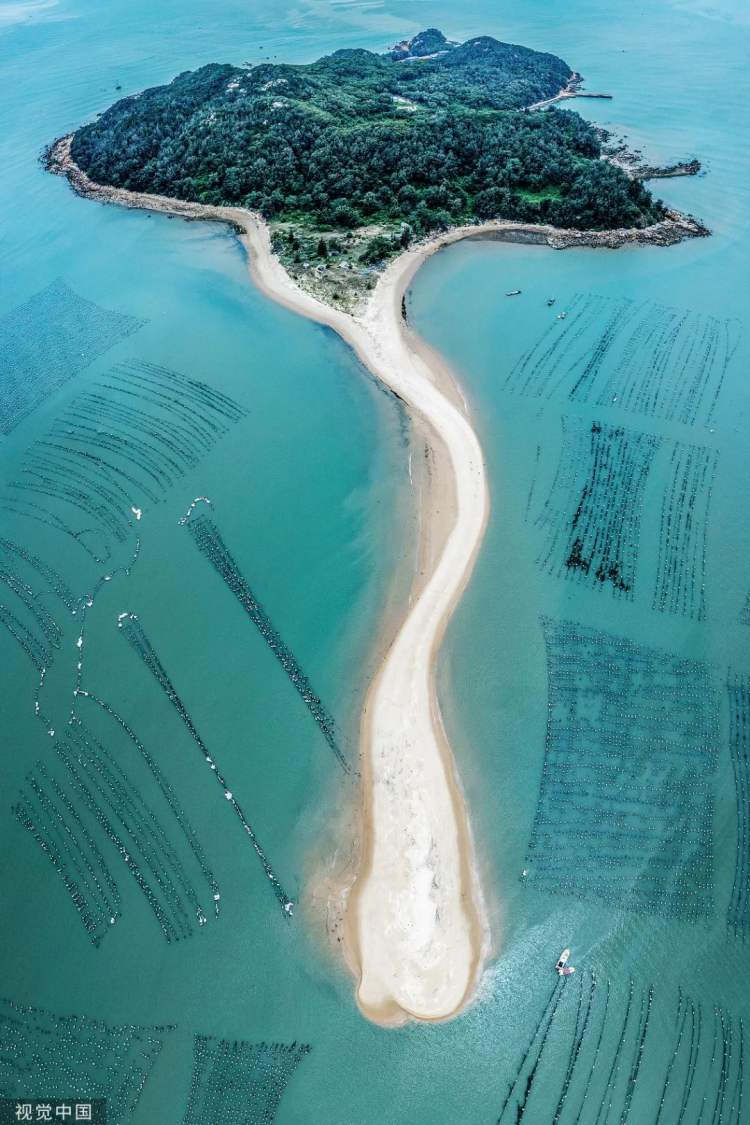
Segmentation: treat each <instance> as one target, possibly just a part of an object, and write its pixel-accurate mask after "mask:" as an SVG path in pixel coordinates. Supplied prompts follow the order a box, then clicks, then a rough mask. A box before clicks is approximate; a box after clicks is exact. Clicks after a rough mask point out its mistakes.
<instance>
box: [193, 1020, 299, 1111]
mask: <svg viewBox="0 0 750 1125" xmlns="http://www.w3.org/2000/svg"><path fill="white" fill-rule="evenodd" d="M309 1051H310V1047H309V1046H308V1045H307V1044H306V1043H288V1044H287V1043H243V1042H238V1041H237V1040H229V1039H217V1038H214V1037H211V1036H207V1035H196V1037H195V1044H194V1051H193V1074H192V1079H191V1082H190V1096H189V1100H188V1105H187V1109H186V1111H185V1116H184V1117H183V1119H182V1125H208V1122H216V1123H217V1125H218V1122H221V1125H272V1123H273V1121H274V1120H275V1119H276V1112H277V1110H278V1108H279V1103H280V1101H281V1098H282V1096H283V1094H284V1090H285V1089H286V1087H287V1085H288V1083H289V1080H290V1079H291V1077H292V1075H293V1074H294V1072H295V1070H296V1069H297V1067H298V1066H299V1064H300V1062H301V1061H302V1059H303V1058H304V1057H305V1055H306V1054H308V1052H309Z"/></svg>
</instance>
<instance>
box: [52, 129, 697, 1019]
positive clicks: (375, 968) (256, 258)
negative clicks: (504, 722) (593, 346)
mask: <svg viewBox="0 0 750 1125" xmlns="http://www.w3.org/2000/svg"><path fill="white" fill-rule="evenodd" d="M48 167H49V168H50V169H51V170H52V171H55V172H59V173H61V174H64V175H66V176H67V177H68V179H69V180H70V181H71V183H72V184H73V186H74V187H75V189H76V190H77V191H78V192H79V193H80V194H82V195H86V196H89V197H93V198H96V199H100V200H102V201H105V202H112V203H119V204H121V205H123V206H126V207H139V208H145V209H147V210H153V211H162V212H167V213H170V214H176V215H182V216H184V217H187V218H199V219H207V220H214V221H219V222H229V223H231V224H232V225H233V226H234V227H235V228H236V229H237V230H238V231H240V232H241V234H242V237H243V240H244V242H245V244H246V246H247V248H248V252H249V260H250V268H251V272H252V275H253V277H254V279H255V281H256V282H257V284H258V285H259V287H260V288H261V289H262V290H263V291H264V292H266V293H267V294H268V295H269V296H271V297H273V298H274V299H275V300H277V301H279V302H281V303H282V304H284V305H286V306H287V307H289V308H291V309H293V310H294V311H295V312H298V313H300V314H302V315H303V316H307V317H309V318H311V319H313V320H316V321H318V322H320V323H322V324H327V325H329V326H330V327H331V328H333V329H334V330H335V331H336V332H338V333H339V335H340V336H342V337H343V339H345V340H346V341H347V342H348V343H349V344H350V345H351V346H352V347H353V348H354V350H355V351H356V353H357V355H358V356H359V358H360V359H361V361H362V362H363V363H364V364H365V366H366V367H367V368H368V369H369V370H370V371H371V372H372V373H373V374H374V375H375V376H377V378H378V379H380V380H381V381H382V382H383V384H385V385H386V386H387V387H389V388H390V389H391V390H392V391H393V392H394V393H395V394H397V395H398V396H399V398H400V399H402V401H403V402H404V403H405V405H406V407H407V409H408V411H409V414H410V416H411V418H412V421H413V422H414V423H415V429H416V428H418V429H419V432H420V434H422V435H423V436H424V437H425V440H426V441H427V443H428V446H429V449H430V452H431V456H432V461H433V472H432V481H431V484H430V487H429V488H428V489H427V491H426V494H425V497H424V498H423V504H422V507H423V510H422V511H421V512H420V531H421V539H422V542H423V544H425V545H426V549H425V551H424V552H423V559H424V561H425V570H424V573H422V574H420V575H418V576H416V582H415V586H414V590H413V595H412V599H411V601H410V605H409V610H408V613H407V616H406V619H405V620H404V621H403V623H402V624H401V625H400V627H399V628H398V630H397V631H396V635H395V639H393V641H392V642H391V644H390V646H389V648H388V649H387V651H386V653H385V656H384V658H383V660H382V663H381V665H380V667H379V669H378V671H377V673H376V675H375V677H374V679H373V682H372V684H371V686H370V690H369V692H368V695H367V700H366V704H365V709H364V714H363V717H362V777H363V787H364V792H363V808H364V818H363V822H364V831H363V836H364V839H363V847H362V858H361V865H360V870H359V873H358V876H357V879H356V882H355V884H354V886H353V888H352V890H351V893H350V895H349V901H348V906H347V917H346V925H345V934H346V939H345V940H346V945H347V952H348V955H349V960H350V963H351V964H352V965H354V966H355V967H356V970H357V973H358V978H359V982H358V986H357V999H358V1002H359V1005H360V1007H361V1009H362V1011H363V1012H364V1013H365V1014H366V1015H367V1016H369V1017H370V1018H371V1019H373V1020H376V1021H377V1022H379V1023H384V1024H398V1023H402V1022H404V1020H406V1019H409V1018H415V1019H421V1020H437V1019H445V1018H447V1017H449V1016H451V1015H454V1014H456V1013H457V1012H458V1011H460V1010H461V1009H462V1008H463V1007H464V1005H465V1004H466V1003H467V1002H468V1000H469V999H470V998H471V996H472V995H473V993H474V989H475V986H476V983H477V981H478V979H479V975H480V972H481V969H482V964H483V961H484V959H485V957H486V955H487V952H488V948H489V943H488V937H487V925H486V919H485V914H484V908H483V904H482V897H481V892H480V889H479V882H478V878H477V869H476V863H475V860H474V854H473V847H472V841H471V834H470V831H469V824H468V818H467V814H466V809H465V805H464V801H463V798H462V795H461V789H460V785H459V784H458V781H457V777H456V774H455V767H454V762H453V757H452V754H451V751H450V747H449V746H448V743H447V740H446V737H445V733H444V730H443V724H442V721H441V717H440V710H439V706H438V701H437V696H436V691H435V661H436V656H437V652H438V649H439V646H440V642H441V639H442V636H443V633H444V631H445V627H446V624H447V622H448V620H449V618H450V615H451V613H452V611H453V609H454V607H455V605H456V602H457V600H458V598H459V597H460V595H461V593H462V591H463V589H464V587H465V585H466V583H467V581H468V579H469V576H470V573H471V570H472V567H473V564H474V560H475V558H476V554H477V551H478V549H479V545H480V543H481V540H482V535H483V532H484V527H485V524H486V521H487V513H488V506H489V500H488V492H487V483H486V476H485V470H484V465H483V459H482V451H481V449H480V446H479V442H478V440H477V437H476V435H475V433H474V431H473V429H472V427H471V424H470V422H469V420H468V417H467V411H466V409H465V407H464V405H463V404H462V402H461V401H460V400H458V399H457V396H456V394H455V386H451V380H450V374H449V373H448V374H447V377H446V371H445V369H444V367H443V365H441V363H440V361H439V359H438V358H437V357H436V356H434V355H433V354H431V353H430V352H429V350H428V349H427V348H426V346H425V345H424V344H423V343H422V342H421V341H420V340H419V339H418V338H417V337H416V336H414V335H413V334H412V333H411V332H410V331H409V330H408V328H407V327H406V325H405V323H404V319H403V316H402V298H403V295H404V293H405V292H406V288H407V286H408V284H409V282H410V280H411V278H412V277H413V275H414V273H415V272H416V271H417V269H418V268H419V266H420V265H421V263H422V262H423V261H424V260H425V259H426V258H427V257H428V256H429V255H430V254H432V253H433V252H434V251H435V250H437V249H439V248H440V247H441V246H443V245H445V244H447V243H450V242H455V241H458V240H459V239H462V238H481V237H489V238H503V239H507V240H513V241H525V242H537V243H546V244H547V245H550V246H557V247H565V246H583V245H586V246H622V245H627V244H634V243H650V244H656V245H668V244H670V243H672V242H676V241H679V240H681V239H682V238H686V237H692V236H695V235H700V234H705V233H707V232H706V231H705V228H702V227H701V225H700V224H699V223H697V222H696V221H695V220H692V219H690V218H686V217H685V216H682V215H679V214H677V213H673V214H671V215H670V217H669V218H668V219H667V220H664V221H662V222H660V223H657V224H655V225H654V226H653V227H648V228H645V229H643V230H633V231H630V230H622V231H604V232H600V231H589V232H581V231H561V230H556V229H554V228H551V227H543V226H536V225H530V224H523V223H512V222H507V221H503V220H498V221H496V222H490V223H485V224H483V225H479V226H469V227H464V228H459V229H456V230H453V231H450V232H449V233H447V234H444V235H440V236H439V237H438V238H436V239H435V240H434V241H432V242H429V243H427V244H425V245H422V246H420V247H418V248H416V249H414V250H410V251H406V252H405V253H404V254H402V255H401V256H400V257H399V258H397V259H396V260H395V261H394V262H393V263H392V264H391V266H389V268H388V269H387V270H386V271H385V272H384V273H383V275H382V276H381V277H380V279H379V281H378V283H377V285H376V287H375V289H374V290H373V293H372V295H371V298H370V300H369V302H368V305H367V307H366V309H365V311H364V313H362V314H361V315H358V316H350V315H348V314H347V313H344V312H341V311H339V310H335V309H332V308H330V307H329V306H328V305H325V304H323V303H322V302H321V301H319V300H317V299H316V298H315V297H313V296H311V295H310V294H308V293H305V292H304V291H303V290H301V289H300V288H299V287H298V286H297V285H296V284H295V283H294V282H293V281H292V279H291V278H290V277H289V275H288V274H287V272H286V270H285V269H284V267H283V266H282V265H281V263H280V262H279V261H278V259H277V258H275V257H274V255H273V253H272V252H271V245H270V237H269V232H268V228H267V226H266V225H265V223H264V222H263V220H262V219H261V218H260V217H259V216H257V215H254V214H252V213H250V212H248V211H245V210H242V209H240V208H232V207H210V206H204V205H202V204H197V203H185V202H183V201H181V200H177V199H167V198H164V197H161V196H156V195H147V194H142V193H137V192H128V191H124V190H122V189H119V188H111V187H106V186H103V185H99V184H95V183H93V182H92V181H91V180H90V179H89V178H88V177H87V176H86V175H85V173H83V172H82V171H81V169H79V168H78V167H77V166H76V164H75V163H74V161H73V160H72V158H71V155H70V137H64V138H62V139H61V140H59V141H57V142H56V143H55V144H54V145H53V146H52V148H51V149H50V152H49V153H48Z"/></svg>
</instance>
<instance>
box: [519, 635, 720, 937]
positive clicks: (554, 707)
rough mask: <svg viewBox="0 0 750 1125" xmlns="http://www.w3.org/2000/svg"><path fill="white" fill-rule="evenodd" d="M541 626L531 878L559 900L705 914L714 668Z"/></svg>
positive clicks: (708, 904)
mask: <svg viewBox="0 0 750 1125" xmlns="http://www.w3.org/2000/svg"><path fill="white" fill-rule="evenodd" d="M542 627H543V629H544V636H545V645H546V649H547V681H548V704H547V709H548V710H547V732H546V738H545V752H544V763H543V767H542V776H541V781H540V789H539V798H538V802H537V808H536V812H535V816H534V821H533V825H532V830H531V835H530V839H529V845H528V849H527V859H526V867H525V869H524V874H523V876H522V878H523V879H524V881H525V883H526V885H527V886H528V887H532V888H533V887H537V888H539V889H542V890H544V891H545V892H549V893H554V894H570V895H574V896H576V897H584V898H595V899H598V900H600V901H604V902H607V903H610V904H612V905H617V906H620V907H624V908H627V909H632V910H637V911H649V912H652V913H663V914H666V915H668V916H675V917H678V918H682V919H685V920H689V921H695V920H697V919H698V918H701V917H705V916H706V914H708V913H709V911H710V910H711V908H712V902H713V802H714V793H713V785H714V774H715V771H716V767H717V746H718V706H719V704H718V696H717V693H716V690H715V687H714V685H713V683H712V681H711V676H710V673H709V670H708V668H707V667H706V666H705V665H704V664H701V663H699V662H697V661H688V660H683V659H680V658H678V657H675V656H672V655H671V654H669V653H667V652H664V651H662V650H659V649H655V648H650V647H647V646H642V645H637V644H635V643H633V642H631V641H629V640H627V639H626V638H623V637H618V636H616V635H613V634H609V633H605V632H603V631H599V630H595V629H591V628H588V627H585V626H582V625H578V624H576V623H574V622H570V621H554V620H552V619H550V618H543V619H542ZM561 856H562V857H564V858H563V859H560V858H559V857H561Z"/></svg>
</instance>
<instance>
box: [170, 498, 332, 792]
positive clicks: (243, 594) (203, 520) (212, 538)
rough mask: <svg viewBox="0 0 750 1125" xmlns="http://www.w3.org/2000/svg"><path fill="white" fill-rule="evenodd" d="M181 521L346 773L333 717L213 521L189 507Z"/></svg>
mask: <svg viewBox="0 0 750 1125" xmlns="http://www.w3.org/2000/svg"><path fill="white" fill-rule="evenodd" d="M181 522H183V523H184V524H185V525H186V527H187V529H188V531H189V532H190V534H191V535H192V537H193V542H194V543H195V545H196V547H197V548H198V550H199V551H200V552H201V554H202V555H204V556H205V558H207V559H208V561H209V562H210V563H211V565H212V566H213V568H214V569H215V570H216V572H217V573H218V574H219V576H220V577H221V578H222V579H223V580H224V582H225V584H226V585H227V587H228V588H229V590H230V591H231V592H232V593H233V594H234V596H235V598H236V599H237V601H238V602H239V603H240V605H241V606H242V608H243V609H244V611H245V613H246V614H247V616H248V617H249V618H250V620H251V621H252V623H253V624H254V625H255V627H256V629H257V630H258V632H259V633H260V635H261V637H262V638H263V640H264V641H265V642H266V644H267V645H268V647H269V648H270V650H271V652H272V653H273V654H274V656H275V657H276V659H277V660H278V662H279V664H280V665H281V667H282V668H283V669H284V671H285V672H286V674H287V676H288V677H289V679H290V681H291V683H292V685H293V686H294V688H295V689H296V691H297V692H298V694H299V695H300V697H301V698H302V700H303V702H304V704H305V706H306V707H307V709H308V711H309V712H310V714H311V715H312V717H313V719H314V720H315V722H316V724H317V726H318V729H319V730H320V732H321V733H322V735H323V737H324V739H325V740H326V742H327V743H328V745H329V747H330V748H331V750H332V751H333V753H334V754H335V756H336V758H337V760H338V762H339V765H340V766H341V768H342V769H343V770H344V771H345V773H349V772H350V769H351V767H350V766H349V763H348V762H347V760H346V758H345V757H344V755H343V754H342V752H341V750H340V748H339V745H338V742H337V739H336V733H335V725H334V720H333V717H332V716H331V714H330V713H329V712H328V710H327V709H326V707H325V706H324V704H323V702H322V701H321V699H320V697H319V696H318V695H316V693H315V692H314V691H313V687H312V684H311V683H310V681H309V679H308V678H307V676H306V675H305V673H304V672H303V670H302V668H301V667H300V665H299V663H298V662H297V659H296V658H295V656H294V654H293V652H292V651H291V649H290V648H289V646H288V645H287V644H286V643H285V642H284V640H283V638H282V637H281V635H280V634H279V633H278V632H277V631H276V629H275V628H274V626H273V623H272V621H271V619H270V617H269V616H268V614H267V613H266V611H265V609H264V608H263V606H262V604H261V603H260V601H259V600H258V599H257V598H256V596H255V594H254V593H253V591H252V589H251V588H250V586H249V585H248V583H247V581H246V579H245V577H244V575H243V574H242V572H241V570H240V569H239V566H238V565H237V563H236V562H235V560H234V558H233V557H232V555H231V553H230V551H229V548H228V547H227V546H226V544H225V542H224V540H223V538H222V536H221V532H220V531H219V528H218V527H217V525H216V523H215V522H214V520H212V519H210V518H209V517H208V516H205V515H198V516H193V515H192V505H191V509H189V511H188V515H187V516H186V517H183V520H182V521H181Z"/></svg>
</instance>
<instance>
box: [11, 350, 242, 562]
mask: <svg viewBox="0 0 750 1125" xmlns="http://www.w3.org/2000/svg"><path fill="white" fill-rule="evenodd" d="M246 413H247V412H246V410H245V409H244V408H243V407H241V406H240V405H239V404H238V403H236V402H234V401H233V400H232V399H230V398H229V397H228V396H227V395H224V394H222V393H221V392H219V391H215V390H213V389H212V388H211V387H209V386H208V385H207V384H205V383H201V382H199V381H198V380H196V379H189V378H187V377H186V376H184V375H182V374H180V373H179V372H176V371H171V370H169V369H167V368H164V367H159V366H157V365H155V364H151V363H145V362H138V363H136V362H129V363H122V364H119V365H117V366H116V367H114V368H112V369H111V370H110V372H109V373H108V374H107V375H106V376H104V377H103V378H102V379H100V380H99V381H98V382H96V383H95V384H93V386H92V388H91V389H90V390H88V391H86V392H85V393H84V394H82V395H80V396H79V397H78V398H76V399H75V400H74V401H73V402H72V403H71V405H70V406H69V407H68V408H67V409H66V410H65V411H64V412H63V413H62V415H61V416H60V417H59V418H58V419H57V420H56V421H55V422H53V423H52V425H51V426H50V428H49V429H48V431H47V433H46V435H45V436H44V437H42V438H39V439H38V440H37V441H35V442H34V443H33V444H32V445H31V446H30V447H29V449H28V450H27V451H26V453H25V455H24V458H23V461H22V463H21V467H20V471H19V474H18V478H17V479H16V480H14V481H11V482H10V488H11V490H12V491H11V493H10V494H9V496H8V497H6V503H10V504H11V505H13V504H14V503H15V504H17V503H18V502H19V501H20V502H23V503H25V504H27V505H34V506H35V508H36V512H35V518H42V519H44V518H45V517H46V518H48V519H49V520H50V522H53V523H54V522H55V520H59V517H58V516H57V514H56V511H55V510H54V509H55V507H56V506H57V505H58V504H59V503H63V504H65V505H67V506H68V507H69V508H72V509H74V510H75V511H76V512H77V513H78V514H79V516H81V515H83V516H85V517H87V520H88V521H90V523H91V525H92V526H91V529H90V530H92V531H94V532H95V533H98V534H99V535H100V536H101V537H102V538H103V539H104V541H105V542H106V541H107V540H113V541H115V542H122V541H123V540H124V539H125V538H126V537H127V535H128V534H129V531H130V529H131V528H132V527H133V525H134V521H137V520H139V519H140V518H141V514H142V511H143V504H144V502H147V503H150V504H152V505H155V504H157V503H159V502H160V501H161V499H162V498H163V497H164V495H165V494H166V492H167V491H168V490H169V489H170V488H171V487H172V486H173V485H174V484H175V483H176V482H177V481H178V480H179V479H180V478H181V477H182V476H183V475H184V474H185V473H186V472H188V471H189V470H190V469H193V468H194V467H195V466H196V465H198V464H199V462H200V460H201V458H202V457H204V456H205V455H206V454H207V453H208V452H209V451H210V450H211V449H212V448H213V446H214V445H215V444H216V442H217V441H218V440H219V439H220V438H221V437H223V436H224V435H225V434H226V433H228V431H229V429H230V427H231V426H233V425H234V424H236V423H237V422H239V421H240V420H241V419H242V418H244V417H245V416H246ZM49 501H52V502H53V503H52V505H50V504H49ZM22 511H23V509H21V512H20V513H19V514H22ZM63 529H64V530H66V531H67V532H68V533H69V534H72V535H73V537H74V538H77V537H78V536H81V535H82V534H83V532H82V531H80V530H79V531H78V532H76V531H74V530H73V529H71V528H70V527H68V525H63V527H60V530H63ZM79 541H80V539H79Z"/></svg>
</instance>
